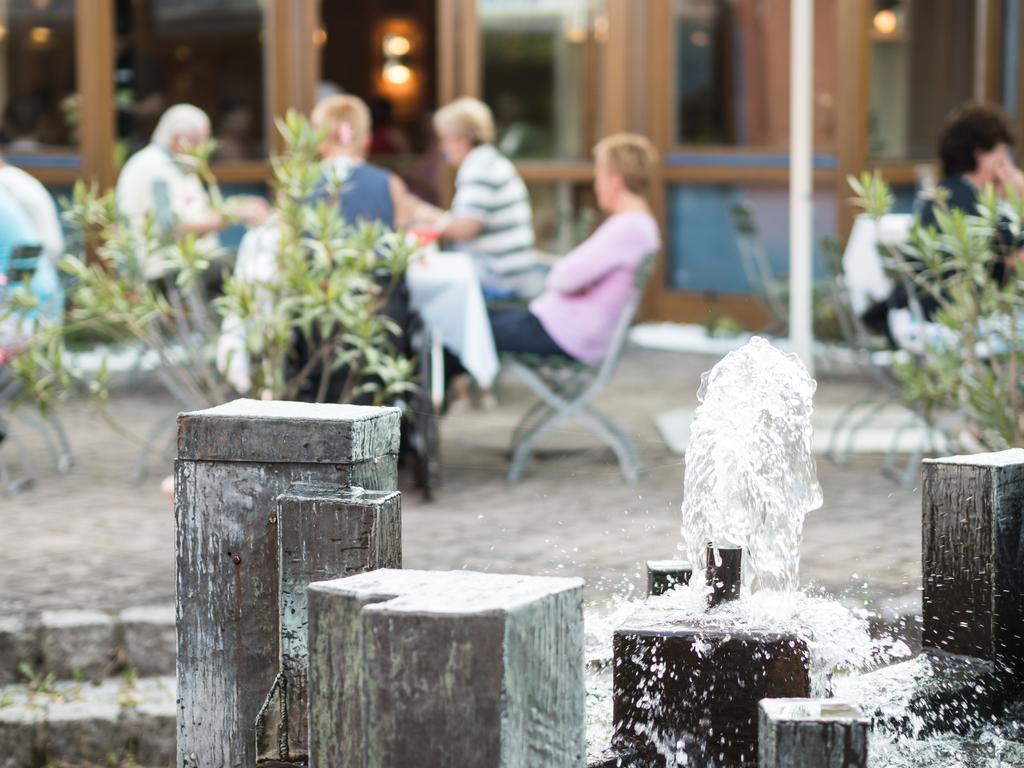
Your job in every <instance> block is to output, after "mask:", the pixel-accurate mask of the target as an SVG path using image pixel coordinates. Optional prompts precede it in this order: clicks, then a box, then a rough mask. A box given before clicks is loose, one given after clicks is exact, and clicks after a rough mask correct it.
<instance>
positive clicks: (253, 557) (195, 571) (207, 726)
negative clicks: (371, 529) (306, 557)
mask: <svg viewBox="0 0 1024 768" xmlns="http://www.w3.org/2000/svg"><path fill="white" fill-rule="evenodd" d="M399 419H400V415H399V411H398V409H395V408H366V407H359V406H348V405H311V404H304V403H286V402H261V401H254V400H236V401H234V402H232V403H227V404H225V405H221V406H217V407H216V408H210V409H207V410H204V411H196V412H192V413H183V414H181V415H180V416H179V417H178V460H177V462H176V464H175V519H176V552H177V555H176V559H177V634H178V758H177V765H178V768H252V766H253V765H254V764H255V762H256V754H255V745H256V739H255V724H256V718H257V714H258V713H259V711H260V708H261V706H262V705H263V703H264V699H265V698H266V695H267V692H268V691H270V689H271V687H272V685H273V683H274V678H275V675H276V673H277V671H278V667H279V653H280V642H279V632H278V620H279V603H278V591H279V585H278V582H279V579H280V573H279V568H278V541H277V527H278V523H277V497H278V496H280V495H281V494H282V493H283V492H284V491H285V490H287V489H288V488H289V487H290V486H291V485H292V484H293V483H296V482H307V483H318V484H319V483H326V484H333V485H335V486H339V487H340V486H349V485H351V486H358V487H361V488H365V489H368V490H374V491H392V490H395V488H396V485H397V453H398V440H399Z"/></svg>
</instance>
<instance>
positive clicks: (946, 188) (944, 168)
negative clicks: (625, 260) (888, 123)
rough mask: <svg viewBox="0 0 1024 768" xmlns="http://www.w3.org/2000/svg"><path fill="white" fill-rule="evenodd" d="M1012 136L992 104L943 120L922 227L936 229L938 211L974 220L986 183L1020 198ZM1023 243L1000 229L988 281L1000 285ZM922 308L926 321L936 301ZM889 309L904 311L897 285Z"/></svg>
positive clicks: (1022, 184)
mask: <svg viewBox="0 0 1024 768" xmlns="http://www.w3.org/2000/svg"><path fill="white" fill-rule="evenodd" d="M1011 146H1013V132H1012V131H1011V129H1010V123H1009V121H1008V120H1007V118H1006V115H1005V114H1004V113H1003V111H1002V110H1001V109H1000V108H999V107H997V106H993V105H991V104H982V103H980V102H967V103H965V104H962V105H961V106H959V107H957V108H956V109H955V110H953V112H951V113H950V114H949V116H948V117H947V118H946V121H945V123H944V124H943V127H942V132H941V133H940V134H939V146H938V149H939V163H940V165H941V173H942V180H941V181H940V182H939V183H938V189H937V190H936V191H933V192H931V193H929V194H928V195H927V196H926V197H922V198H921V199H920V200H919V201H918V205H917V209H916V212H917V215H918V216H919V217H920V219H921V224H922V225H924V226H926V227H937V218H936V213H937V211H938V210H940V209H942V210H950V211H953V210H961V211H963V212H964V213H967V214H971V215H975V214H977V212H978V197H979V195H980V194H981V191H982V190H983V189H985V187H986V186H988V185H989V184H991V185H992V186H993V187H995V190H996V192H997V194H999V195H1000V196H1001V197H1005V196H1006V195H1007V194H1009V193H1010V191H1011V190H1012V191H1013V192H1015V193H1016V194H1017V195H1019V196H1020V197H1021V198H1024V173H1022V172H1021V170H1020V169H1019V168H1018V167H1017V166H1016V165H1014V163H1013V159H1012V158H1011V157H1010V147H1011ZM1022 245H1024V243H1022V242H1019V241H1018V240H1016V239H1015V238H1014V237H1013V235H1012V234H1011V233H1010V230H1009V228H1008V227H1007V228H1003V229H1002V230H1001V232H1000V236H999V238H998V242H996V243H993V247H994V249H995V250H996V251H997V252H998V253H999V254H1000V256H1001V258H999V259H996V261H995V262H994V263H993V265H992V279H994V280H997V281H999V282H1000V283H1001V282H1002V281H1003V279H1004V277H1005V275H1006V263H1007V261H1008V260H1010V259H1012V258H1015V257H1016V255H1017V253H1018V252H1019V250H1020V248H1021V246H1022ZM919 298H920V303H921V309H922V310H923V311H924V314H925V316H926V318H929V319H930V318H931V316H932V315H933V314H934V312H935V310H936V309H937V308H938V302H936V301H935V299H934V298H932V297H930V296H920V297H919ZM887 304H888V307H889V308H890V309H894V308H902V307H906V306H907V294H906V291H905V290H904V288H903V286H897V287H896V288H895V289H894V290H893V293H892V295H890V297H889V300H888V302H887Z"/></svg>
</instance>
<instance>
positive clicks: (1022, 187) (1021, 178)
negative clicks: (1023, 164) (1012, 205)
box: [995, 157, 1024, 199]
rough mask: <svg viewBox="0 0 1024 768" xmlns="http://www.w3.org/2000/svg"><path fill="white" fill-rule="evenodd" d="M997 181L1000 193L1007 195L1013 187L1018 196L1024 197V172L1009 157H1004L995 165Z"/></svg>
mask: <svg viewBox="0 0 1024 768" xmlns="http://www.w3.org/2000/svg"><path fill="white" fill-rule="evenodd" d="M995 172H996V182H997V185H998V187H999V193H1000V194H1001V195H1003V196H1005V195H1006V194H1007V193H1008V192H1009V191H1010V190H1011V189H1012V190H1014V192H1016V193H1017V196H1018V197H1020V198H1022V199H1024V173H1022V172H1021V170H1020V168H1018V167H1017V166H1016V165H1014V164H1013V161H1012V160H1010V158H1009V157H1004V158H1003V159H1002V160H1001V161H1000V162H999V164H998V165H996V167H995Z"/></svg>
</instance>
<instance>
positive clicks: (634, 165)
mask: <svg viewBox="0 0 1024 768" xmlns="http://www.w3.org/2000/svg"><path fill="white" fill-rule="evenodd" d="M594 159H595V166H594V191H595V192H596V194H597V204H598V207H600V209H601V210H602V211H603V212H605V213H607V214H608V218H607V219H606V220H605V221H604V223H602V224H601V226H600V227H598V229H597V231H596V232H594V234H593V235H591V236H590V237H589V238H588V239H587V240H586V241H584V242H583V243H581V244H580V245H579V246H577V247H576V248H575V249H574V250H573V251H572V252H571V253H569V254H568V255H567V256H565V257H563V258H562V259H560V260H559V261H558V262H557V263H556V264H555V266H554V267H553V268H552V269H551V272H550V273H549V274H548V276H547V281H546V285H545V290H544V293H543V294H542V295H541V296H540V297H538V298H537V299H535V300H534V301H533V302H531V304H530V305H529V307H528V308H522V309H506V310H496V311H492V312H491V328H492V330H493V331H494V343H495V345H496V346H497V348H498V350H499V351H505V352H520V353H529V354H537V355H562V356H565V357H569V358H572V359H575V360H579V361H581V362H583V363H587V364H588V365H595V364H597V363H599V362H600V361H601V360H602V359H603V358H604V356H605V354H607V352H608V345H609V344H610V343H611V340H612V334H613V333H614V330H615V325H616V323H617V322H618V320H619V317H620V315H621V314H622V310H623V308H624V307H625V306H626V304H627V302H628V301H629V299H630V298H631V297H632V296H633V292H634V290H635V288H634V284H633V281H634V276H635V274H636V271H637V269H638V268H639V267H640V265H641V264H642V263H643V260H644V256H645V255H646V254H648V253H651V252H652V251H656V250H658V249H659V248H660V247H661V238H660V236H659V234H658V223H657V222H656V221H655V219H654V216H653V215H652V214H651V210H650V208H649V207H648V205H647V201H646V200H645V195H646V194H647V190H648V188H649V186H650V183H651V178H652V176H653V174H654V172H655V169H656V167H657V163H658V156H657V152H656V150H655V149H654V147H653V145H652V144H651V142H650V141H648V140H647V139H646V138H644V137H643V136H638V135H636V134H628V133H619V134H615V135H613V136H609V137H607V138H605V139H603V140H602V141H600V142H599V143H598V144H597V146H596V147H595V148H594Z"/></svg>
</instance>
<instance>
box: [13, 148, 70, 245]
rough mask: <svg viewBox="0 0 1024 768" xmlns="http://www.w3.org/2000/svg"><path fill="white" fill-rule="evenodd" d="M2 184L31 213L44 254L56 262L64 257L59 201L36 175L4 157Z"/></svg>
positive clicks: (29, 215) (26, 211) (23, 208)
mask: <svg viewBox="0 0 1024 768" xmlns="http://www.w3.org/2000/svg"><path fill="white" fill-rule="evenodd" d="M0 187H3V188H4V189H5V190H6V191H7V192H8V193H9V194H10V196H11V197H13V198H14V199H15V200H16V201H17V203H18V205H20V206H21V208H22V210H24V211H25V213H27V214H28V217H29V219H30V220H31V222H32V226H33V228H34V229H35V232H36V236H37V237H38V238H39V244H40V245H42V247H43V255H44V256H46V258H47V259H49V260H50V263H52V264H54V265H56V264H59V263H60V260H61V259H63V258H64V230H63V229H62V228H61V225H60V216H59V215H58V213H57V204H56V203H55V202H54V201H53V196H52V195H51V194H50V193H49V192H48V191H47V189H46V187H44V186H43V185H42V184H41V183H40V182H39V180H38V179H36V177H35V176H32V175H31V174H30V173H28V172H27V171H23V170H22V169H21V168H17V167H15V166H13V165H8V164H7V163H6V162H4V160H3V158H2V157H0Z"/></svg>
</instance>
